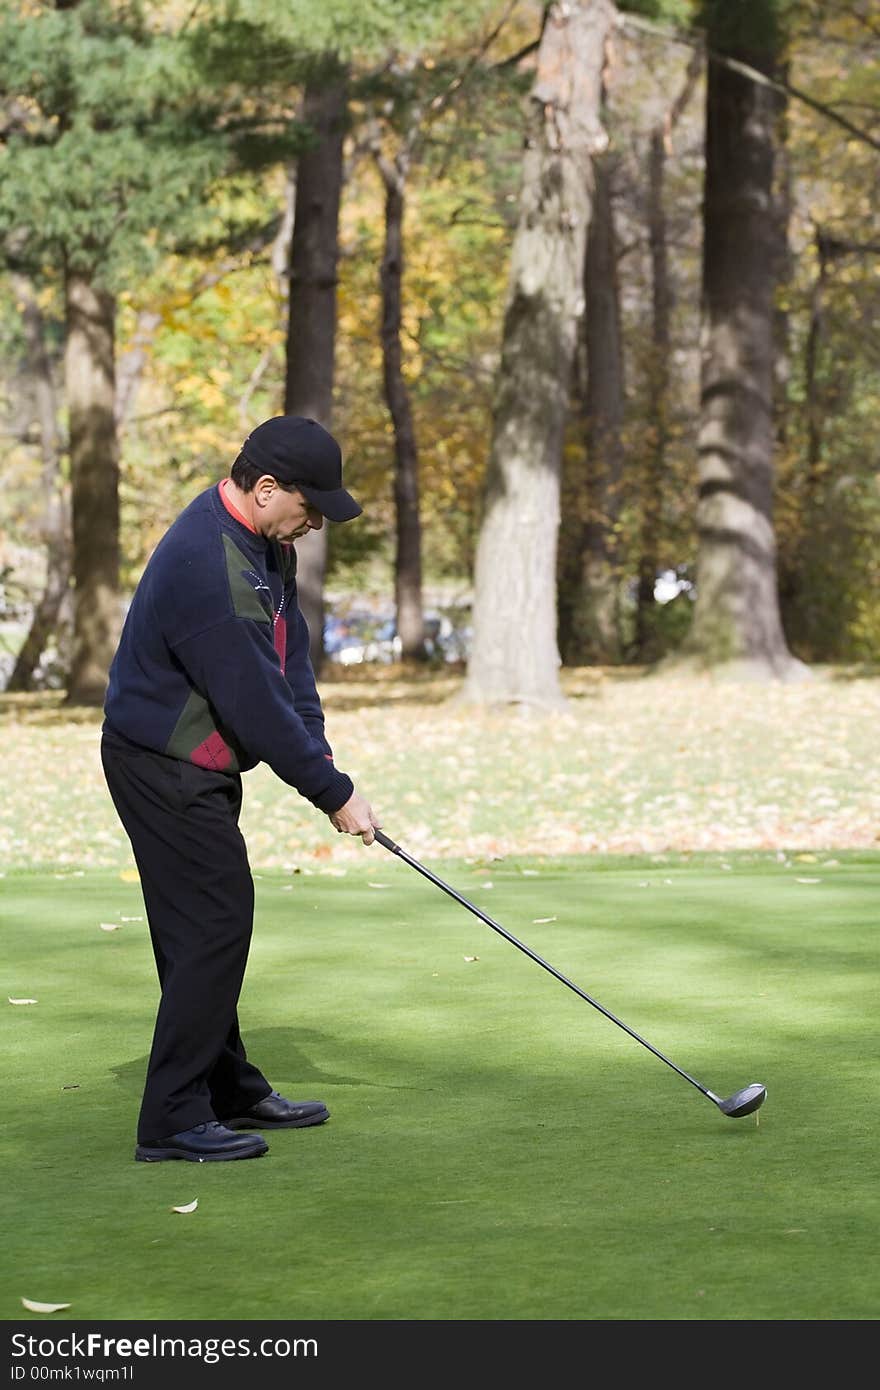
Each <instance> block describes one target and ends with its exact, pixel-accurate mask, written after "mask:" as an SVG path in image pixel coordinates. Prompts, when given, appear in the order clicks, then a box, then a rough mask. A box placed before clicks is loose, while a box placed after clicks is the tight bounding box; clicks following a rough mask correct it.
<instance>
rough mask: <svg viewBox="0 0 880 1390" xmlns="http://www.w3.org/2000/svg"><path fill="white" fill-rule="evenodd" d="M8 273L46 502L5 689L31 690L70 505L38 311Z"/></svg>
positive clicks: (60, 575)
mask: <svg viewBox="0 0 880 1390" xmlns="http://www.w3.org/2000/svg"><path fill="white" fill-rule="evenodd" d="M12 278H13V284H14V288H15V294H16V298H17V299H18V301H19V302H20V303H21V304H22V306H23V308H22V321H23V324H24V335H25V350H26V355H27V368H28V375H29V377H30V380H31V384H32V389H33V397H34V407H35V410H36V417H37V428H38V430H39V435H40V454H41V457H42V465H43V467H42V484H43V499H44V507H45V511H44V518H43V526H42V539H43V543H44V544H45V546H46V582H45V585H44V587H43V592H42V594H41V595H40V597H39V599H38V600H37V603H36V605H35V607H34V612H33V616H32V618H31V625H30V629H29V630H28V634H27V636H26V637H25V640H24V642H23V644H22V646H21V649H20V651H19V653H18V656H17V657H16V660H15V665H14V666H13V668H12V673H11V675H10V677H9V680H8V681H7V683H6V689H7V690H30V689H31V688H32V686H33V678H34V672H35V671H36V669H37V667H38V666H39V664H40V657H41V656H42V655H43V652H44V651H45V649H46V647H47V645H48V643H49V641H50V639H51V638H52V636H53V635H54V634H55V633H56V631H57V629H58V620H59V615H60V611H61V605H62V603H63V601H64V598H65V595H66V594H67V590H68V586H69V584H70V570H71V556H70V505H69V500H68V498H67V496H66V495H65V490H64V484H63V482H62V479H61V445H60V441H59V438H58V404H57V400H56V392H55V383H54V381H53V379H52V367H51V363H50V360H49V353H48V351H47V350H46V336H45V326H44V323H43V316H42V314H41V312H40V308H39V305H38V303H37V299H36V295H35V294H34V289H33V285H32V284H31V282H30V280H29V279H28V278H27V277H26V276H24V275H14V276H13V277H12Z"/></svg>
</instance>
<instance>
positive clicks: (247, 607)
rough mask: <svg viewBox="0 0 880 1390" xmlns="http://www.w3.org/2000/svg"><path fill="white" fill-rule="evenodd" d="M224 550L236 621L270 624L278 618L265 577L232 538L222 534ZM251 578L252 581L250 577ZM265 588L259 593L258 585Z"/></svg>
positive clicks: (261, 588)
mask: <svg viewBox="0 0 880 1390" xmlns="http://www.w3.org/2000/svg"><path fill="white" fill-rule="evenodd" d="M223 547H224V549H225V551H226V572H227V575H228V577H229V591H230V593H231V595H232V610H233V612H234V613H235V616H236V617H237V618H254V619H256V621H257V622H258V623H271V622H272V619H273V617H274V616H275V607H274V604H273V603H272V595H271V593H270V592H269V590H268V589H267V588H266V586H265V583H264V581H263V579H262V577H261V576H260V575H259V574H258V573H257V571H256V570H255V569H254V567H253V561H252V560H250V559H248V557H247V555H245V554H244V552H243V551H241V550H239V548H238V546H237V545H236V544H235V541H234V540H233V539H232V537H231V536H227V534H226V532H225V531H224V533H223ZM248 575H252V576H253V578H252V579H249V578H248V577H247V576H248ZM257 584H259V585H261V586H262V587H260V588H259V589H258V588H257V587H256V585H257Z"/></svg>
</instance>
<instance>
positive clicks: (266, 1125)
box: [223, 1110, 330, 1130]
mask: <svg viewBox="0 0 880 1390" xmlns="http://www.w3.org/2000/svg"><path fill="white" fill-rule="evenodd" d="M329 1118H330V1111H329V1110H322V1111H319V1112H318V1114H317V1115H306V1116H304V1117H303V1119H301V1120H249V1119H248V1118H247V1116H245V1115H240V1116H238V1117H236V1118H235V1119H232V1120H224V1121H223V1123H224V1125H225V1126H226V1128H227V1129H260V1130H263V1129H306V1128H307V1127H308V1126H309V1125H322V1124H323V1123H324V1121H325V1120H329Z"/></svg>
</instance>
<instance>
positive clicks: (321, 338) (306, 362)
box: [284, 61, 348, 672]
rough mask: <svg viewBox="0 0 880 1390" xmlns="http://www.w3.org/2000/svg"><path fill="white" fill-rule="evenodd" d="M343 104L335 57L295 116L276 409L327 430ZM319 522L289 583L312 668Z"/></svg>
mask: <svg viewBox="0 0 880 1390" xmlns="http://www.w3.org/2000/svg"><path fill="white" fill-rule="evenodd" d="M347 110H348V79H347V73H346V72H345V70H344V69H343V68H341V67H340V66H339V64H338V63H336V62H335V61H333V62H331V63H329V65H328V66H327V67H326V68H325V69H324V71H323V72H322V73H321V74H320V75H318V76H316V77H315V78H314V79H312V81H311V82H310V83H309V84H308V86H307V88H306V93H305V98H304V103H303V113H302V119H303V120H304V121H305V122H306V123H307V124H308V125H309V126H310V127H311V129H312V131H313V132H314V144H313V145H312V146H311V147H310V148H309V149H307V150H304V151H303V153H302V154H301V155H300V156H299V160H298V162H297V176H296V203H295V212H294V223H293V238H292V241H291V253H290V309H289V314H288V327H287V375H286V381H285V389H284V410H285V413H286V414H288V415H303V416H305V417H306V418H307V419H310V420H317V422H318V424H319V425H323V426H324V428H325V429H327V430H330V429H332V417H333V377H334V367H335V353H336V286H337V264H338V260H339V201H340V196H341V192H342V155H343V145H344V140H345V125H346V116H347ZM327 538H328V533H327V527H326V526H323V527H322V528H321V530H320V531H311V532H309V534H308V535H307V536H304V537H303V539H302V540H299V541H297V543H296V550H297V589H298V593H299V602H300V606H301V608H302V610H303V613H304V615H305V619H306V622H307V623H308V627H309V651H310V654H311V659H312V665H313V666H314V668H315V671H316V672H317V671H320V668H321V665H322V663H323V659H324V576H325V574H326V570H327Z"/></svg>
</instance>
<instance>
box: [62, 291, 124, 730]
mask: <svg viewBox="0 0 880 1390" xmlns="http://www.w3.org/2000/svg"><path fill="white" fill-rule="evenodd" d="M65 290H66V314H67V343H66V348H65V382H66V393H67V409H68V418H69V431H70V476H71V493H72V499H73V580H74V619H73V658H72V662H71V671H70V679H69V681H68V687H67V701H68V703H69V704H83V705H100V704H101V703H102V702H103V699H104V694H105V691H106V688H107V674H108V671H109V669H110V662H111V661H112V659H113V654H114V651H115V649H116V643H117V640H118V637H119V627H120V610H119V457H118V443H117V438H116V424H115V420H114V407H115V360H114V328H115V313H116V304H115V300H114V298H113V296H112V295H111V294H109V293H108V292H107V291H105V290H102V289H98V288H97V287H96V286H95V284H94V283H93V282H92V281H91V280H90V279H89V278H88V277H87V276H85V275H78V274H69V275H68V276H67V280H66V285H65Z"/></svg>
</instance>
